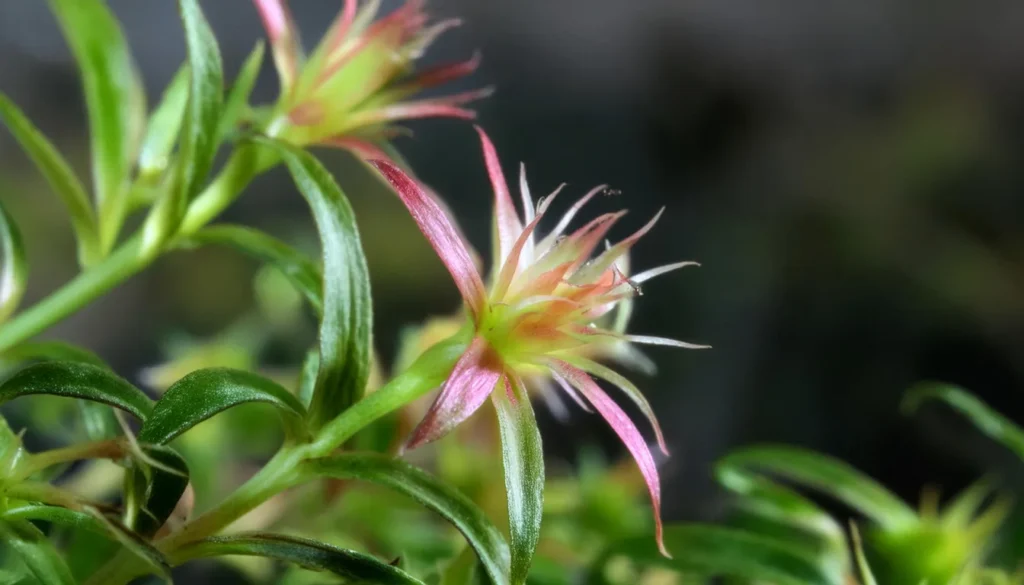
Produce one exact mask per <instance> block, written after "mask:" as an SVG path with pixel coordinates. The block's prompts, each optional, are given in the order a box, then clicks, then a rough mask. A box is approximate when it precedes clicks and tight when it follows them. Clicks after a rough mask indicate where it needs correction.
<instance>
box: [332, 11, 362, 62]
mask: <svg viewBox="0 0 1024 585" xmlns="http://www.w3.org/2000/svg"><path fill="white" fill-rule="evenodd" d="M357 4H358V2H357V1H356V0H345V5H344V6H343V7H342V9H341V14H339V15H338V19H337V20H335V21H334V24H333V25H332V26H331V30H330V32H329V33H328V34H330V35H331V36H330V38H331V40H330V45H329V48H328V52H330V53H334V52H335V51H337V50H338V49H340V48H341V46H342V44H343V43H344V42H345V37H346V36H348V31H349V29H350V28H351V27H352V21H353V20H355V18H356V8H357Z"/></svg>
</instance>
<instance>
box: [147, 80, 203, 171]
mask: <svg viewBox="0 0 1024 585" xmlns="http://www.w3.org/2000/svg"><path fill="white" fill-rule="evenodd" d="M190 77H191V71H190V70H189V67H188V64H187V63H186V64H185V65H182V66H181V67H180V68H179V69H178V72H177V73H175V74H174V77H173V78H171V81H170V83H168V84H167V88H166V89H164V95H163V97H162V98H161V99H160V103H159V104H158V105H157V107H156V109H155V110H153V113H152V115H150V117H149V123H148V124H147V126H146V137H145V138H144V139H143V140H142V149H141V150H140V152H139V173H140V174H141V175H142V176H143V177H147V178H149V177H156V176H158V175H160V174H161V173H163V172H164V170H166V169H167V165H168V164H169V160H170V154H171V150H173V149H174V142H175V140H176V139H177V138H178V135H179V134H180V132H181V123H182V121H183V119H184V117H185V107H186V106H187V105H188V91H189V79H190Z"/></svg>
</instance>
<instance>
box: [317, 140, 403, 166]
mask: <svg viewBox="0 0 1024 585" xmlns="http://www.w3.org/2000/svg"><path fill="white" fill-rule="evenodd" d="M319 144H321V145H323V146H333V147H335V148H344V149H345V150H347V151H349V152H351V153H352V154H354V155H356V156H358V157H359V158H361V159H363V160H387V161H390V160H391V157H390V156H389V155H388V153H386V152H384V151H383V150H381V148H380V147H379V146H377V145H376V144H374V143H372V142H370V141H369V140H363V139H361V138H352V137H348V136H338V137H335V138H328V139H327V140H322V141H320V143H319ZM392 162H394V161H392Z"/></svg>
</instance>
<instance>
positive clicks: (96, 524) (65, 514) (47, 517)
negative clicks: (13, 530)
mask: <svg viewBox="0 0 1024 585" xmlns="http://www.w3.org/2000/svg"><path fill="white" fill-rule="evenodd" d="M2 519H3V520H6V521H13V520H35V521H42V522H51V523H53V524H59V525H61V526H65V527H67V528H73V529H76V530H84V531H87V532H90V533H92V534H98V535H101V536H110V533H109V531H108V530H107V527H106V526H104V524H103V522H100V520H99V519H98V518H96V517H95V516H93V515H92V514H88V513H86V512H80V511H78V510H69V509H68V508H61V507H59V506H47V505H44V504H23V505H19V506H17V507H15V508H11V509H9V510H7V511H6V512H4V513H3V517H2Z"/></svg>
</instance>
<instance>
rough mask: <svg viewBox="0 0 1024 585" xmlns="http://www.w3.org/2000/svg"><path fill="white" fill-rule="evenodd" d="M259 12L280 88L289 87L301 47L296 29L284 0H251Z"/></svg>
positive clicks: (295, 72)
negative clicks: (271, 52)
mask: <svg viewBox="0 0 1024 585" xmlns="http://www.w3.org/2000/svg"><path fill="white" fill-rule="evenodd" d="M253 1H254V2H255V4H256V10H257V11H259V13H260V19H261V20H262V21H263V28H265V29H266V31H267V38H269V39H270V47H271V50H272V51H273V54H274V65H275V67H276V68H277V75H278V78H279V79H280V82H281V87H282V88H290V87H291V85H292V82H293V81H294V80H295V78H296V77H297V76H298V71H299V61H300V60H301V58H302V48H301V46H300V45H299V34H298V29H297V28H296V26H295V21H293V20H292V15H291V12H290V11H289V10H288V3H287V2H286V1H285V0H253Z"/></svg>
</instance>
